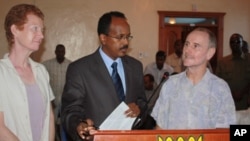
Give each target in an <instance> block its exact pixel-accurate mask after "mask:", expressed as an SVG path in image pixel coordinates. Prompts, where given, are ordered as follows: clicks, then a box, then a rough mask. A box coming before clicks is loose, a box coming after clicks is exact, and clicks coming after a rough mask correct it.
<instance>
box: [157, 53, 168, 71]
mask: <svg viewBox="0 0 250 141" xmlns="http://www.w3.org/2000/svg"><path fill="white" fill-rule="evenodd" d="M165 60H166V58H165V57H164V56H156V65H157V68H158V69H159V70H161V69H162V68H163V66H164V63H165Z"/></svg>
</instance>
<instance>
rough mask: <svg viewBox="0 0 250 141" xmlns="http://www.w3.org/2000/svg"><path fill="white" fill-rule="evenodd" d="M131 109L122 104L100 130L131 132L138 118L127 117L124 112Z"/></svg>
mask: <svg viewBox="0 0 250 141" xmlns="http://www.w3.org/2000/svg"><path fill="white" fill-rule="evenodd" d="M128 109H129V107H128V105H127V104H125V103H124V102H121V104H119V106H117V107H116V109H115V110H114V111H113V112H112V113H111V114H110V115H109V116H108V117H107V118H106V119H105V120H104V121H103V123H102V124H101V125H100V127H99V129H100V130H131V127H132V125H133V123H134V121H135V119H136V118H131V117H127V116H126V115H125V114H124V112H125V111H126V110H128Z"/></svg>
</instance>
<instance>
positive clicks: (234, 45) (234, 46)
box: [230, 34, 243, 57]
mask: <svg viewBox="0 0 250 141" xmlns="http://www.w3.org/2000/svg"><path fill="white" fill-rule="evenodd" d="M242 46H243V39H242V38H241V37H240V36H239V35H237V34H233V35H232V36H231V37H230V48H231V50H232V54H233V56H235V57H237V56H238V57H239V56H241V54H242Z"/></svg>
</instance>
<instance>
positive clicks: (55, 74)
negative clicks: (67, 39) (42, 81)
mask: <svg viewBox="0 0 250 141" xmlns="http://www.w3.org/2000/svg"><path fill="white" fill-rule="evenodd" d="M55 55H56V57H55V58H53V59H50V60H47V61H45V62H43V64H44V65H45V67H46V69H47V70H48V72H49V75H50V84H51V87H52V90H53V92H54V95H55V100H54V101H53V104H54V105H53V106H54V113H55V122H56V135H57V138H58V137H60V136H59V133H60V132H59V129H60V128H59V127H60V107H61V96H62V93H63V87H64V84H65V77H66V71H67V68H68V65H69V64H70V63H71V61H70V60H68V59H67V58H65V46H64V45H62V44H58V45H57V46H56V49H55Z"/></svg>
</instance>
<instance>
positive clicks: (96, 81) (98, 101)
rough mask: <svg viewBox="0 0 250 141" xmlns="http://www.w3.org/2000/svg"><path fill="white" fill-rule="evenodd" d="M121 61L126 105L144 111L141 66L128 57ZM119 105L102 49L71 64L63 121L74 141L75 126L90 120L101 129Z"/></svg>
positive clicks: (63, 100)
mask: <svg viewBox="0 0 250 141" xmlns="http://www.w3.org/2000/svg"><path fill="white" fill-rule="evenodd" d="M121 60H122V63H123V68H124V73H125V81H126V98H125V102H126V103H127V104H128V103H132V102H135V103H137V104H138V103H139V104H138V105H139V107H140V108H141V107H142V106H143V105H144V104H145V102H143V100H145V92H144V83H143V67H142V64H141V62H139V61H138V60H136V59H134V58H132V57H129V56H127V55H126V56H124V57H122V58H121ZM119 104H120V100H119V98H118V96H117V94H116V90H115V87H114V85H113V82H112V78H111V76H110V74H109V72H108V70H107V68H106V66H105V63H104V61H103V59H102V57H101V55H100V53H99V49H97V51H95V52H94V53H93V54H91V55H88V56H85V57H83V58H80V59H79V60H77V61H75V62H73V63H71V64H70V65H69V67H68V70H67V74H66V84H65V87H64V92H63V95H62V111H61V113H62V118H61V119H62V124H63V126H64V128H65V130H66V132H67V133H68V134H69V135H70V136H71V137H72V138H75V136H76V126H77V125H78V124H79V122H80V120H84V119H86V118H90V119H92V120H93V121H94V123H95V125H96V126H99V125H100V124H101V123H102V122H103V121H104V120H105V119H106V117H107V116H108V115H109V114H110V113H111V112H112V111H113V110H114V109H115V108H116V107H117V106H118V105H119Z"/></svg>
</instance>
